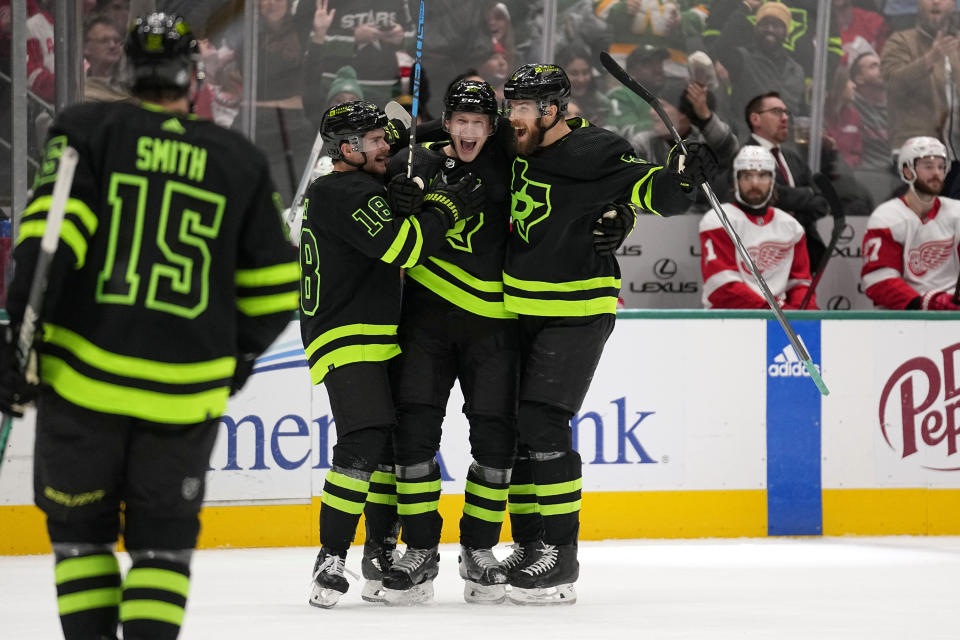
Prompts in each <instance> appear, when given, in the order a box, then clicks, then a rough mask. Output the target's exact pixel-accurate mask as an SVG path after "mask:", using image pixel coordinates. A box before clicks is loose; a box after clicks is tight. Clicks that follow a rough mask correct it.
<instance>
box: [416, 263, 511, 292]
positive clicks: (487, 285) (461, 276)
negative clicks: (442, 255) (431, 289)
mask: <svg viewBox="0 0 960 640" xmlns="http://www.w3.org/2000/svg"><path fill="white" fill-rule="evenodd" d="M430 262H432V263H433V264H435V265H437V266H438V267H440V268H441V269H443V270H444V271H446V272H447V273H449V274H450V275H451V276H453V277H454V278H456V279H457V280H460V281H461V282H463V283H465V284H467V286H469V287H472V288H474V289H476V290H477V291H483V292H486V293H503V282H501V281H499V280H495V281H491V280H481V279H480V278H476V277H474V276H472V275H470V274H469V273H468V272H466V271H464V270H463V269H461V268H460V267H458V266H457V265H455V264H452V263H450V262H447V261H446V260H440V259H439V258H430Z"/></svg>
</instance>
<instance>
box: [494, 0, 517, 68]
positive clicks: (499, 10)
mask: <svg viewBox="0 0 960 640" xmlns="http://www.w3.org/2000/svg"><path fill="white" fill-rule="evenodd" d="M487 31H489V32H490V37H491V38H493V43H494V50H495V51H497V53H500V54H502V55H503V57H504V58H505V59H506V63H507V68H508V69H514V68H516V66H517V60H516V58H517V46H516V42H515V40H514V37H513V23H512V22H511V21H510V11H509V10H508V9H507V5H505V4H503V3H502V2H498V3H497V4H495V5H493V6H492V7H490V10H489V11H487ZM496 45H499V47H497V46H496ZM507 74H509V71H508V72H507ZM504 75H506V74H504Z"/></svg>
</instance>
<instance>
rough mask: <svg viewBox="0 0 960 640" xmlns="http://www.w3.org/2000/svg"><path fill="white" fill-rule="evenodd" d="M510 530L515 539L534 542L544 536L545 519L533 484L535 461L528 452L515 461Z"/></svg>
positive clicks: (511, 491)
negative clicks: (541, 514) (533, 461)
mask: <svg viewBox="0 0 960 640" xmlns="http://www.w3.org/2000/svg"><path fill="white" fill-rule="evenodd" d="M509 497H510V503H509V511H510V530H511V533H512V536H513V541H514V542H516V543H518V544H523V545H526V544H532V543H534V542H536V541H537V540H540V539H541V538H542V537H543V519H542V518H541V517H540V511H539V508H540V505H538V504H537V491H536V487H535V486H534V484H533V463H532V461H531V460H530V457H529V454H528V453H523V452H520V453H519V454H518V455H517V460H516V462H514V463H513V473H512V474H511V476H510V490H509Z"/></svg>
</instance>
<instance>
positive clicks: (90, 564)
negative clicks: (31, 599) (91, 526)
mask: <svg viewBox="0 0 960 640" xmlns="http://www.w3.org/2000/svg"><path fill="white" fill-rule="evenodd" d="M84 547H86V548H84ZM54 558H55V560H56V565H55V567H54V576H55V580H56V584H57V610H58V611H59V613H60V625H61V627H63V636H64V638H66V640H74V639H81V638H100V637H103V638H115V637H116V635H117V623H118V621H119V607H120V565H119V564H118V563H117V558H116V556H115V555H113V551H112V548H111V549H104V548H103V547H102V546H101V545H70V544H65V543H54Z"/></svg>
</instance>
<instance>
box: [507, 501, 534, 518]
mask: <svg viewBox="0 0 960 640" xmlns="http://www.w3.org/2000/svg"><path fill="white" fill-rule="evenodd" d="M507 508H508V509H509V511H510V513H516V514H518V515H527V514H531V513H540V505H539V504H537V503H536V502H511V503H510V504H509V505H508V507H507Z"/></svg>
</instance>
